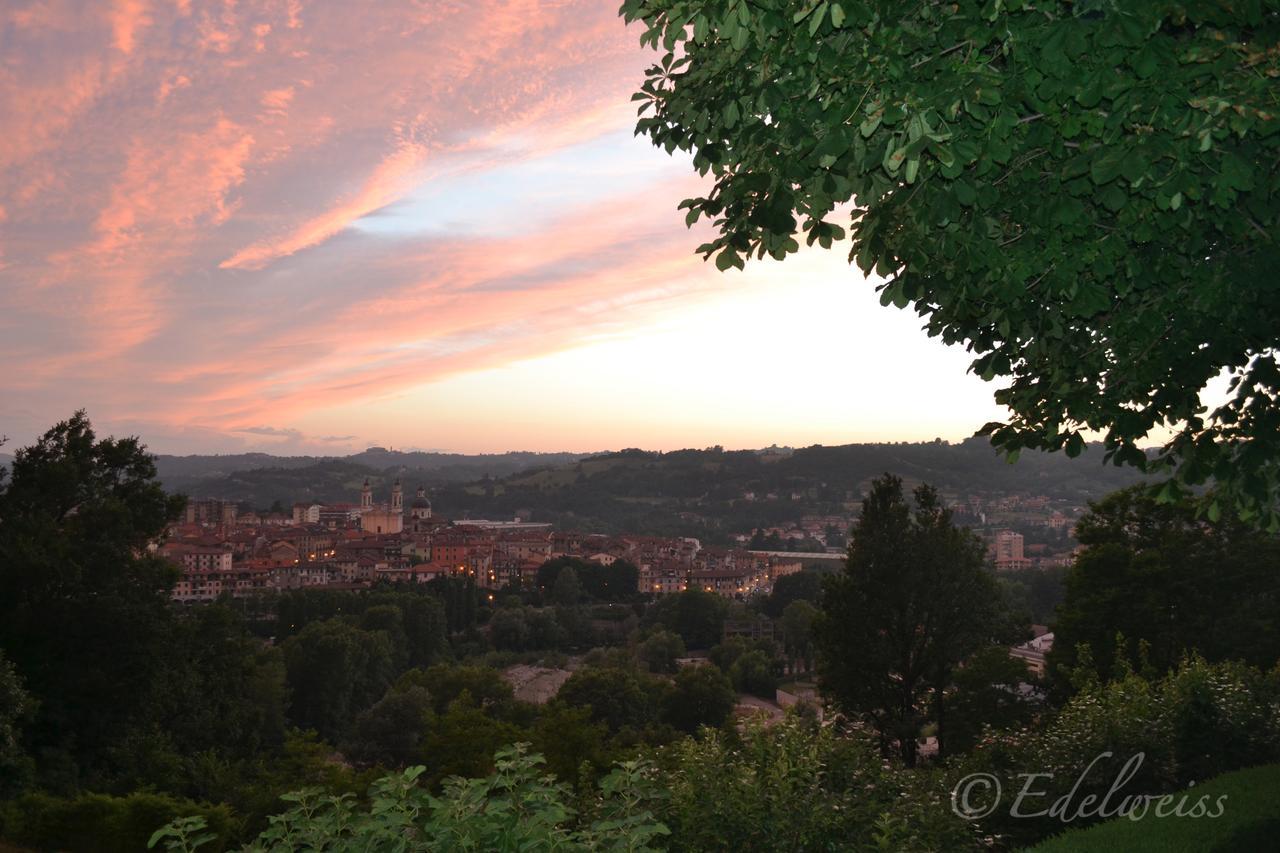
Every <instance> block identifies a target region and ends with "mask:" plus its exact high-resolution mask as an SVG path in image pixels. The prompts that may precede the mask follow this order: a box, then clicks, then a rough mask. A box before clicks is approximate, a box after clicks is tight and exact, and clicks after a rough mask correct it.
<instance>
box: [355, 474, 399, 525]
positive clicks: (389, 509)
mask: <svg viewBox="0 0 1280 853" xmlns="http://www.w3.org/2000/svg"><path fill="white" fill-rule="evenodd" d="M360 529H361V530H363V531H364V532H365V533H399V532H401V531H402V530H404V492H403V491H402V490H401V488H400V481H399V480H396V481H395V483H394V484H392V486H391V503H390V505H388V504H378V505H377V506H374V505H373V489H372V488H370V487H369V481H368V480H365V481H364V488H363V489H361V490H360Z"/></svg>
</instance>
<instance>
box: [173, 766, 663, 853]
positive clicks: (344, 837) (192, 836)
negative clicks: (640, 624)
mask: <svg viewBox="0 0 1280 853" xmlns="http://www.w3.org/2000/svg"><path fill="white" fill-rule="evenodd" d="M494 762H495V765H496V768H497V769H496V770H495V771H494V772H493V773H492V774H490V775H488V776H486V777H484V778H481V779H463V778H460V777H456V776H455V777H453V778H451V779H449V780H447V781H446V782H445V784H444V788H443V790H442V792H441V793H440V795H439V796H438V797H436V796H432V795H431V794H430V793H428V792H427V791H426V790H424V789H423V788H421V787H420V786H419V785H418V777H419V776H421V775H422V773H423V768H422V767H412V768H409V769H408V770H406V771H404V772H403V773H396V774H392V775H389V776H385V777H383V778H382V779H380V780H379V781H378V782H376V783H374V785H373V788H372V791H371V801H370V803H369V804H368V805H367V806H359V805H357V804H356V803H355V801H354V799H353V798H352V797H350V796H349V795H343V796H332V795H326V794H323V793H322V792H320V791H318V790H315V789H309V790H304V791H299V792H297V793H293V794H289V795H286V797H285V800H287V801H288V802H291V803H294V804H295V805H294V807H293V808H292V809H290V810H289V811H287V812H284V813H283V814H279V815H276V816H275V817H272V818H271V826H270V827H269V828H268V829H267V830H266V831H265V832H263V833H262V834H261V835H260V836H258V838H257V840H256V841H254V842H253V843H252V844H251V845H250V846H249V847H248V848H247V849H249V850H254V851H285V850H300V849H301V850H311V851H316V853H322V851H346V850H401V851H406V853H409V851H427V850H440V849H450V850H550V849H555V850H628V851H646V850H654V849H656V848H655V847H653V843H654V842H655V841H656V840H657V839H659V838H661V837H662V836H664V835H667V834H668V830H667V828H666V827H665V826H663V825H662V824H661V823H660V822H658V820H657V819H656V818H655V817H654V814H653V811H652V804H653V803H655V802H656V801H657V799H658V797H659V794H658V791H657V786H656V784H655V782H654V779H653V773H652V769H651V768H650V767H649V766H648V765H646V764H643V763H640V762H629V763H625V764H622V765H619V767H618V768H617V769H615V770H614V771H613V772H611V773H610V774H609V775H608V776H606V777H605V778H604V779H603V780H602V781H601V783H600V785H599V787H598V788H597V789H595V791H594V792H593V796H592V797H590V798H588V800H587V801H586V802H585V803H583V804H582V805H581V807H580V808H579V807H576V806H575V804H574V802H573V798H572V794H571V792H570V790H569V788H568V786H566V785H564V784H562V783H560V782H557V781H555V778H554V777H551V776H547V775H545V774H544V773H542V772H541V765H542V758H541V757H540V756H537V755H530V754H528V753H527V752H526V751H525V746H524V745H523V744H518V745H516V746H514V747H506V748H504V749H501V750H499V751H498V753H497V755H496V756H495V759H494ZM204 829H205V828H204V826H203V823H202V822H201V821H199V820H194V821H181V822H179V821H175V822H172V823H170V824H168V825H166V826H164V827H162V828H161V829H160V830H158V831H157V832H156V833H155V836H154V837H153V838H152V839H151V841H152V845H151V846H157V845H160V844H161V843H163V845H164V849H166V850H171V851H172V850H193V849H196V848H197V847H199V846H200V845H199V844H198V843H196V841H197V837H198V836H200V835H205V834H207V833H205V832H204Z"/></svg>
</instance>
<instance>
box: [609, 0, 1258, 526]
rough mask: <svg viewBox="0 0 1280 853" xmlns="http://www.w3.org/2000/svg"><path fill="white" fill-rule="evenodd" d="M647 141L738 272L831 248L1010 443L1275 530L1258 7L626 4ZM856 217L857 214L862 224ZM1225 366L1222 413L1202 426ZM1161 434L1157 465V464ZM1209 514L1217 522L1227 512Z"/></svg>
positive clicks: (663, 0)
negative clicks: (1205, 491)
mask: <svg viewBox="0 0 1280 853" xmlns="http://www.w3.org/2000/svg"><path fill="white" fill-rule="evenodd" d="M622 14H623V16H624V17H625V18H626V20H628V21H640V22H641V23H642V26H643V28H644V29H643V31H642V35H641V41H642V43H645V44H649V45H652V46H653V47H654V48H658V47H659V45H661V49H662V50H663V51H664V55H663V57H662V59H661V61H660V62H659V63H657V64H656V65H655V66H653V67H652V68H651V69H649V71H648V74H647V79H646V81H645V82H644V85H643V86H642V87H641V90H640V92H639V93H638V94H637V95H636V98H637V99H638V100H641V101H642V102H643V103H642V105H641V115H642V117H641V118H640V119H639V122H638V124H637V132H640V133H644V134H646V135H648V136H649V138H650V139H651V140H652V141H653V143H654V144H655V145H659V146H662V147H664V148H665V149H666V150H667V151H668V152H670V151H674V150H676V149H681V150H684V151H687V152H690V153H692V155H693V164H694V166H695V168H696V169H697V170H698V171H699V172H700V173H703V174H705V173H707V172H711V173H712V175H713V177H714V184H713V186H712V187H711V189H710V191H709V192H707V194H706V195H705V196H702V197H700V198H693V199H688V200H686V201H685V202H683V204H682V207H685V208H688V216H687V221H688V222H689V223H690V224H692V223H693V222H695V221H696V220H698V219H699V218H703V217H705V218H707V219H711V220H713V221H714V226H715V229H716V231H717V232H718V233H717V234H716V235H715V236H714V238H713V239H712V240H711V241H710V242H708V243H706V244H704V245H702V246H701V247H699V251H700V252H701V253H702V254H703V255H704V256H706V257H710V256H712V255H715V256H716V265H717V267H718V268H720V269H722V270H724V269H728V268H730V267H734V266H736V267H742V266H743V263H744V258H745V257H748V256H750V255H753V254H754V255H756V256H758V257H763V256H764V255H766V254H768V255H771V256H773V257H774V258H778V259H781V258H784V257H786V256H787V255H788V254H789V253H791V252H795V251H798V250H799V248H800V243H799V238H800V236H801V234H802V233H803V235H804V239H805V240H806V242H807V243H809V244H813V243H815V242H816V243H819V244H820V245H821V246H823V247H830V246H831V245H832V244H833V242H834V241H837V240H839V239H841V238H842V237H843V236H844V233H845V229H844V228H843V227H842V226H841V225H839V224H837V222H835V221H832V220H834V218H835V217H836V216H838V215H849V213H846V212H845V211H848V210H849V209H850V208H851V220H850V221H851V236H852V245H851V249H850V259H851V260H856V261H857V263H858V265H859V266H860V267H861V269H862V270H864V271H865V272H867V273H871V272H873V271H874V272H875V273H876V274H877V275H878V276H881V277H883V278H884V279H887V281H886V282H885V283H884V284H883V285H881V286H880V289H881V301H882V302H883V303H885V304H889V303H893V304H895V305H897V306H898V307H906V306H907V305H910V304H914V306H915V310H916V311H917V312H918V313H919V314H920V315H921V316H922V317H924V318H926V326H925V328H926V329H927V330H928V332H929V334H930V335H933V336H940V337H941V338H942V340H944V341H945V342H947V343H958V342H963V343H965V344H966V345H967V346H968V347H969V349H970V350H971V351H972V352H973V353H974V354H975V359H974V361H973V364H972V370H973V371H974V372H975V373H977V374H979V375H981V376H982V377H983V378H984V379H988V380H990V379H995V378H997V377H1004V378H1006V379H1007V384H1006V385H1005V387H1003V388H1002V389H1001V390H999V391H997V392H996V394H995V397H996V400H997V402H999V403H1001V404H1003V405H1006V406H1008V408H1009V410H1010V412H1011V418H1010V419H1009V421H1008V422H1006V423H993V424H988V425H987V426H986V427H985V428H984V429H985V431H986V432H988V433H989V434H990V435H991V437H992V440H993V441H994V442H995V444H996V445H997V446H999V447H1000V448H1002V449H1003V450H1005V451H1007V452H1009V453H1011V454H1016V453H1017V451H1018V450H1019V449H1021V448H1043V449H1048V450H1058V449H1063V448H1065V449H1066V451H1067V453H1068V454H1072V455H1074V454H1077V453H1079V452H1080V450H1081V449H1083V447H1084V439H1083V436H1082V432H1083V431H1084V430H1086V429H1091V430H1098V431H1101V432H1104V433H1105V435H1106V445H1107V455H1108V457H1109V458H1111V459H1112V460H1114V461H1116V462H1117V463H1125V464H1131V465H1135V466H1137V467H1139V468H1148V469H1154V470H1161V471H1172V472H1173V474H1174V475H1175V476H1176V481H1170V484H1169V485H1167V486H1166V487H1165V490H1164V492H1163V494H1164V495H1166V496H1172V494H1173V493H1174V492H1175V491H1176V488H1177V486H1176V484H1175V483H1178V482H1180V483H1183V484H1195V483H1203V482H1205V481H1206V480H1207V479H1209V478H1210V477H1212V478H1214V479H1215V480H1216V481H1217V483H1218V484H1219V486H1220V491H1219V493H1218V496H1217V501H1218V503H1215V504H1212V505H1211V506H1220V505H1221V504H1222V503H1224V502H1225V503H1227V504H1236V505H1238V506H1240V507H1241V508H1242V511H1243V512H1244V513H1245V514H1246V516H1247V518H1248V519H1249V520H1252V521H1254V522H1259V523H1261V524H1263V525H1266V526H1269V527H1270V528H1271V529H1273V530H1274V529H1276V528H1280V429H1278V428H1277V424H1278V423H1280V396H1278V395H1277V391H1280V365H1278V364H1277V360H1276V355H1275V350H1276V345H1277V342H1278V341H1277V335H1276V330H1277V328H1280V290H1277V289H1276V288H1274V287H1272V286H1270V283H1271V281H1272V280H1273V279H1274V270H1275V269H1276V266H1277V263H1278V262H1280V246H1278V245H1277V240H1276V237H1277V234H1278V233H1280V172H1277V171H1276V170H1275V169H1274V168H1273V167H1274V164H1275V161H1276V159H1277V155H1278V154H1280V134H1277V133H1276V130H1277V128H1280V112H1277V109H1276V107H1277V103H1276V97H1275V86H1274V77H1275V76H1276V75H1277V74H1280V51H1278V50H1276V47H1277V45H1278V44H1280V16H1277V14H1276V9H1275V6H1274V5H1273V4H1272V3H1270V2H1265V3H1258V2H1255V3H1243V4H1240V3H1237V4H1229V5H1225V4H1217V3H1202V4H1190V5H1188V4H1176V3H1164V2H1154V0H1142V2H1129V3H1102V2H1080V0H1075V2H1072V0H1048V1H1047V2H1038V3H1028V2H1021V1H1020V0H1014V1H1013V2H1005V3H994V4H993V3H978V2H960V3H953V4H949V5H945V6H939V5H935V4H931V3H927V4H917V5H914V6H911V7H902V6H901V5H900V4H896V3H890V2H887V0H874V2H851V0H841V2H834V0H820V1H819V2H810V3H805V4H803V5H802V6H799V7H797V5H796V4H794V3H790V2H782V0H760V2H753V3H750V4H746V3H740V2H738V0H703V2H693V3H690V2H686V0H625V2H624V3H623V5H622ZM846 203H848V205H849V206H848V207H843V205H846ZM1224 370H1230V371H1232V373H1233V374H1234V379H1233V382H1232V386H1231V396H1230V398H1229V399H1228V400H1227V401H1226V402H1225V403H1223V404H1222V405H1221V406H1220V407H1219V408H1217V409H1216V410H1214V411H1213V412H1211V413H1209V414H1207V415H1206V413H1205V410H1204V408H1203V407H1202V405H1201V403H1200V396H1199V395H1200V392H1201V391H1202V389H1204V388H1205V386H1206V383H1208V382H1209V381H1210V380H1212V379H1213V378H1215V377H1216V376H1218V375H1219V374H1220V373H1222V372H1223V371H1224ZM1161 425H1167V426H1170V427H1172V428H1173V429H1174V430H1175V435H1174V437H1173V438H1172V439H1171V440H1170V441H1169V442H1168V443H1167V444H1166V445H1165V447H1164V450H1163V451H1162V452H1161V453H1160V454H1158V455H1157V457H1155V458H1154V459H1151V460H1149V459H1148V457H1147V455H1146V454H1145V453H1144V452H1143V451H1142V450H1141V449H1139V447H1138V443H1139V442H1141V441H1143V440H1145V439H1146V437H1147V436H1148V435H1149V434H1150V432H1151V431H1152V430H1153V429H1154V428H1157V427H1160V426H1161ZM1210 511H1211V512H1214V511H1216V510H1214V509H1210Z"/></svg>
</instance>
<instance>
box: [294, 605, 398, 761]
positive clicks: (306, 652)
mask: <svg viewBox="0 0 1280 853" xmlns="http://www.w3.org/2000/svg"><path fill="white" fill-rule="evenodd" d="M283 651H284V661H285V666H286V667H287V669H288V674H289V687H290V690H291V691H292V693H293V696H292V700H291V702H290V706H289V716H290V719H291V720H293V722H294V723H295V724H297V725H299V726H303V727H306V728H314V729H315V730H316V731H318V732H319V733H320V734H321V735H323V736H324V737H326V738H330V739H336V738H338V737H340V736H341V735H342V734H343V733H344V732H345V731H346V728H347V726H348V725H350V723H351V721H352V720H353V719H354V717H355V715H356V714H358V713H360V712H361V711H363V710H364V709H366V708H368V707H369V706H370V705H372V704H374V703H375V702H377V701H378V699H379V698H380V697H381V696H382V695H383V693H385V692H386V689H387V687H388V686H389V685H390V684H391V679H392V678H393V677H394V675H395V670H394V668H393V657H392V655H393V651H392V648H391V641H390V640H389V639H388V638H387V635H386V633H385V632H383V631H362V630H360V629H359V628H356V627H353V626H352V625H348V624H347V623H345V622H343V621H341V620H338V619H328V620H326V621H324V622H312V623H311V624H310V625H308V626H307V627H305V628H303V629H302V631H301V633H299V634H298V635H297V636H295V637H290V638H289V639H288V640H286V641H285V642H284V646H283Z"/></svg>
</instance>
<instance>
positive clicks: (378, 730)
mask: <svg viewBox="0 0 1280 853" xmlns="http://www.w3.org/2000/svg"><path fill="white" fill-rule="evenodd" d="M433 716H434V714H433V711H432V705H431V696H430V695H429V694H428V693H427V691H426V690H425V689H424V688H422V687H407V688H405V689H403V690H397V689H395V688H392V689H391V690H388V691H387V693H386V695H385V696H383V697H382V698H381V699H379V700H378V702H377V703H376V704H374V705H373V706H372V707H371V708H369V709H368V710H366V711H363V712H362V713H361V714H360V715H359V716H357V717H356V720H355V724H354V725H353V726H352V728H351V734H350V735H349V736H348V738H347V740H346V743H345V745H344V746H343V750H342V751H343V753H344V754H345V755H346V756H347V757H348V758H350V759H351V760H352V761H354V762H357V763H359V764H363V765H366V766H367V765H374V764H379V765H382V766H383V767H405V766H407V765H409V764H412V763H413V762H414V761H420V760H421V755H422V742H423V737H424V735H425V734H426V732H427V729H428V728H429V727H430V726H431V719H432V717H433Z"/></svg>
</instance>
